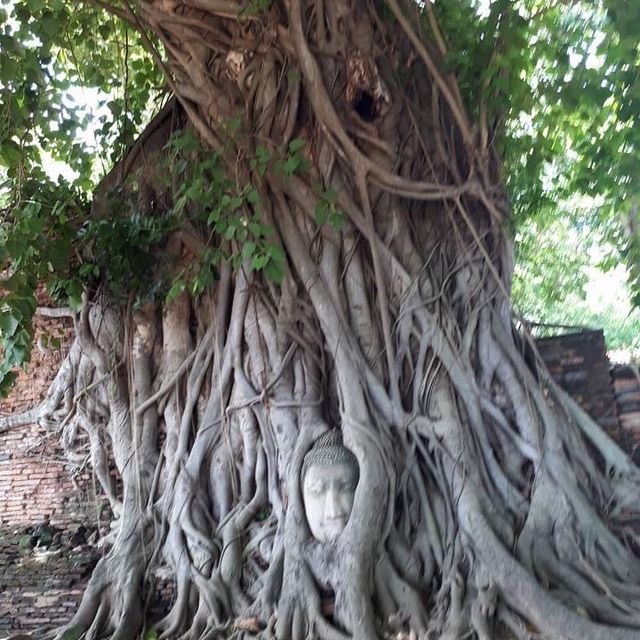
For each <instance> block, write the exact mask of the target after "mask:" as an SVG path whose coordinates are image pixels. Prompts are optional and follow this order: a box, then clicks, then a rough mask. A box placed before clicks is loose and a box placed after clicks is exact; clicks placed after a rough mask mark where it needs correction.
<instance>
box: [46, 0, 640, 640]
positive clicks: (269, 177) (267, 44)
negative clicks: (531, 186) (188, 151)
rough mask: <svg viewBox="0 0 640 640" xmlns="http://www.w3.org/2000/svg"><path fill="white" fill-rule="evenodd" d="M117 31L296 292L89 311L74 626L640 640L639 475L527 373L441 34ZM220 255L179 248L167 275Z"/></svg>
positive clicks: (339, 11)
mask: <svg viewBox="0 0 640 640" xmlns="http://www.w3.org/2000/svg"><path fill="white" fill-rule="evenodd" d="M113 10H114V11H115V12H116V13H119V14H120V15H121V17H123V18H124V19H127V20H128V21H129V22H130V23H131V24H132V25H133V26H134V27H136V28H138V29H141V30H143V32H144V33H149V34H153V35H154V36H156V37H157V38H158V39H159V41H160V42H161V43H162V45H163V47H164V53H163V54H162V56H161V55H160V54H157V55H158V64H162V65H163V67H164V69H165V71H166V74H167V78H168V80H169V83H170V86H171V89H172V90H173V91H174V93H175V95H176V97H177V99H178V101H179V103H180V105H181V109H182V110H183V111H184V113H185V114H186V116H187V118H188V119H189V121H190V123H191V125H192V126H193V127H194V128H195V130H196V131H197V132H198V134H199V135H200V137H201V138H202V139H203V140H204V142H205V143H206V144H207V145H208V146H209V147H210V148H211V150H212V153H214V152H215V153H217V154H219V156H220V157H221V158H222V159H223V161H224V163H225V164H226V166H227V167H228V168H229V171H228V172H229V175H231V176H233V180H234V181H236V185H237V189H238V191H241V190H242V189H243V188H244V187H245V186H246V185H252V186H253V187H254V188H255V189H256V191H257V194H258V198H257V202H253V203H251V202H247V201H244V202H243V203H242V206H241V207H240V208H239V209H238V216H239V217H240V218H239V219H240V220H241V221H244V223H245V224H247V223H248V221H251V220H254V219H257V218H259V219H260V221H261V222H263V223H266V224H268V225H269V226H270V228H271V229H272V234H271V236H270V239H269V241H270V242H271V243H272V244H273V245H275V246H278V247H280V248H281V249H282V251H283V252H284V255H285V264H286V268H285V274H284V278H283V280H282V282H281V283H279V284H276V283H274V282H273V281H272V280H270V279H269V278H268V277H266V276H265V275H264V273H263V272H262V271H260V270H257V269H251V268H250V263H249V262H250V261H247V262H245V263H244V265H241V266H240V267H238V268H233V267H232V266H231V265H230V264H225V265H223V266H222V267H221V268H220V271H219V278H218V279H217V281H216V282H215V283H214V284H213V285H212V286H211V287H210V289H208V290H207V291H206V292H205V293H203V294H202V295H200V296H199V297H197V298H196V297H192V296H189V295H188V294H187V293H182V294H181V295H179V296H178V297H176V298H175V299H174V300H173V301H171V302H169V303H166V304H163V305H159V304H158V305H148V306H147V307H144V308H143V309H142V310H141V311H138V312H137V313H135V314H126V313H125V314H121V313H119V312H118V311H117V310H115V309H114V308H113V307H112V306H110V304H109V303H108V301H107V300H106V299H105V298H104V297H97V298H95V299H93V300H88V301H87V302H86V304H85V307H84V311H83V313H82V314H81V317H80V318H79V320H78V323H77V325H78V326H77V329H78V337H77V345H76V347H75V348H74V349H73V350H72V352H71V355H70V361H69V362H68V363H67V365H66V369H65V371H66V372H67V373H65V376H64V379H65V380H67V381H68V379H69V374H68V372H69V371H70V370H71V371H73V372H74V375H73V376H72V379H73V384H74V385H75V394H76V400H75V402H74V403H73V405H72V406H68V407H67V410H68V411H70V412H71V413H69V414H68V418H67V419H66V420H65V433H66V435H67V440H68V441H69V442H71V441H72V440H73V435H74V433H75V432H76V431H77V430H78V429H84V430H86V431H87V432H88V433H89V434H90V435H91V443H92V453H93V460H94V464H95V466H96V470H97V471H98V478H99V479H100V480H101V481H102V483H103V486H104V488H105V492H106V494H107V496H108V497H109V499H110V501H111V503H112V507H113V510H114V512H115V513H116V514H117V515H119V519H118V520H116V525H117V527H116V529H115V531H114V536H115V537H114V542H113V547H112V549H111V551H110V553H109V555H108V556H106V557H105V558H104V559H103V560H102V561H101V562H100V564H99V565H98V566H97V567H96V570H95V572H94V574H93V577H92V580H91V584H90V585H89V588H88V590H87V593H86V595H85V598H84V600H83V603H82V605H81V607H80V610H79V611H78V613H77V615H76V617H75V618H74V620H73V621H72V622H71V624H70V625H69V626H70V627H75V628H76V629H77V630H79V631H81V632H86V637H87V638H101V637H108V638H113V639H116V638H117V639H119V640H125V639H127V638H135V637H138V634H140V633H142V629H143V625H144V624H145V621H144V616H143V613H142V612H143V603H144V600H145V594H146V588H147V586H148V582H149V580H151V579H152V576H153V575H154V572H156V571H157V570H158V569H159V568H164V570H166V569H167V568H168V570H169V571H170V572H171V574H172V575H173V576H175V581H176V582H175V602H174V604H173V608H172V609H171V611H170V612H169V614H168V615H167V617H166V618H165V619H164V620H163V621H161V622H160V623H159V624H158V629H159V630H160V632H162V637H164V638H184V639H187V638H188V639H192V640H204V639H211V638H218V637H220V638H222V637H229V636H231V635H234V636H235V635H237V636H238V637H254V636H260V637H264V638H270V637H277V638H280V639H287V638H292V639H293V640H298V639H302V638H323V639H330V640H334V639H338V638H349V637H353V638H358V639H362V640H370V639H372V638H383V637H387V638H390V637H393V638H399V639H400V638H446V639H447V640H453V639H457V638H460V639H462V638H468V637H477V638H480V639H483V640H486V639H489V638H500V637H505V638H507V637H508V638H512V637H517V638H534V637H542V638H554V639H557V638H563V639H572V640H584V639H585V638H589V639H590V640H598V639H602V640H618V639H619V640H623V639H624V640H632V639H634V638H640V588H639V587H638V584H640V557H639V556H638V549H639V548H640V546H639V540H638V534H637V532H632V531H629V530H626V529H624V528H623V527H622V525H621V524H620V521H619V520H618V516H619V515H620V513H621V511H622V510H623V509H627V508H629V507H630V506H631V505H632V504H633V503H634V502H636V503H637V496H638V490H639V489H640V472H639V470H638V469H637V468H636V467H635V466H634V465H633V464H632V463H631V462H630V461H629V460H628V459H627V458H626V457H625V456H624V455H623V454H622V453H621V452H620V451H619V450H618V448H617V447H616V446H615V445H614V444H613V443H612V442H611V441H609V440H608V439H607V437H606V436H605V435H603V434H602V433H601V432H600V431H599V430H598V429H597V427H596V426H595V425H593V423H592V422H591V421H590V419H589V418H587V417H586V416H585V415H584V414H583V413H582V412H581V411H580V410H579V409H578V408H577V407H576V406H575V405H574V404H573V403H571V402H570V401H569V400H568V399H567V398H566V397H565V396H564V395H563V394H562V393H561V392H560V391H559V390H558V389H557V388H556V387H555V386H554V384H553V382H552V381H551V380H549V378H548V376H547V374H546V372H545V371H544V368H543V367H542V365H540V363H537V365H536V368H535V372H533V371H532V369H531V368H530V367H529V366H528V365H527V364H526V363H525V359H524V356H523V352H524V351H527V352H529V353H532V352H533V347H532V345H527V348H526V349H523V347H522V342H523V341H522V340H520V339H517V338H516V337H515V335H514V332H513V329H512V325H511V314H510V304H509V289H510V274H511V269H512V265H511V242H510V239H509V238H508V236H507V235H506V233H505V227H506V223H507V221H508V218H509V212H508V205H507V202H506V198H505V195H504V192H503V190H502V188H501V186H500V182H499V175H498V173H499V172H498V160H497V159H496V157H495V155H494V153H493V152H492V150H491V148H490V147H489V143H488V141H489V140H490V135H488V133H489V132H487V130H486V127H485V126H484V124H483V123H479V124H477V125H475V124H473V123H472V122H471V121H470V119H469V117H468V116H467V113H466V111H465V107H464V105H463V104H462V100H461V98H460V92H459V91H458V88H457V86H456V82H455V79H453V78H452V77H450V76H449V75H446V74H444V73H443V72H442V71H440V69H441V67H442V65H441V59H442V57H443V56H444V54H445V50H444V41H443V39H442V36H441V34H440V32H439V30H438V29H437V25H436V23H435V22H434V21H432V22H431V28H430V29H427V28H426V27H425V26H424V25H425V24H426V22H425V20H426V18H425V16H423V15H421V12H426V13H425V15H426V17H427V18H434V17H433V16H432V15H431V14H430V12H431V11H432V7H431V5H430V4H428V3H427V5H425V8H424V9H422V10H421V9H420V8H419V7H418V6H417V5H413V4H410V3H404V2H402V1H401V0H389V1H388V3H387V4H386V5H384V6H383V5H381V4H376V3H365V2H357V1H356V2H348V1H347V0H309V1H308V2H302V1H301V0H286V1H285V2H281V1H280V0H274V1H273V2H272V3H271V4H269V5H268V6H266V7H263V6H262V5H261V4H260V5H258V4H257V3H256V4H250V5H248V6H246V7H245V8H244V9H242V10H241V9H240V7H239V6H238V5H236V4H235V3H233V2H227V1H226V0H212V1H210V0H193V1H189V2H184V3H182V2H180V3H179V2H170V1H167V0H163V1H160V0H157V1H155V2H138V3H136V4H135V7H134V8H132V9H131V10H129V9H127V10H126V11H124V10H122V11H121V10H120V9H113ZM133 11H135V13H133ZM421 25H422V26H421ZM149 46H152V44H151V39H150V40H149ZM292 142H293V144H292ZM302 142H304V146H302ZM261 149H262V150H265V149H266V152H264V151H261ZM261 153H262V154H263V155H262V156H261ZM264 153H266V157H268V159H267V160H265V161H264V162H262V161H261V160H260V158H261V157H262V158H265V155H264ZM287 163H288V164H287ZM154 188H158V187H157V185H156V187H154ZM336 194H337V195H336ZM326 217H328V218H329V221H325V220H324V218H326ZM210 237H211V234H210V233H209V231H208V230H207V229H204V228H201V227H198V226H197V225H194V224H192V225H189V226H188V227H187V226H186V227H185V229H184V230H183V231H182V232H180V233H175V234H174V235H173V236H172V238H171V240H170V243H169V246H168V248H167V252H168V253H169V254H171V255H173V256H176V257H177V259H178V260H182V261H183V262H188V261H189V260H190V259H191V258H192V257H193V255H194V254H193V251H194V247H198V246H206V242H207V238H210ZM228 249H229V251H230V252H232V253H240V252H241V251H242V246H241V244H240V243H239V241H238V240H237V239H232V240H230V241H229V243H228ZM61 373H62V372H61ZM60 385H61V383H60V382H58V383H57V384H54V388H53V390H52V393H53V392H54V391H56V390H59V389H60ZM54 395H55V394H54ZM59 396H60V393H58V395H57V396H55V397H56V398H58V401H59V402H57V403H54V402H49V405H48V406H49V407H50V409H51V410H50V411H49V414H50V413H51V412H52V411H53V409H54V408H59V403H60V402H61V401H62V398H61V397H59ZM52 397H53V396H52ZM68 404H69V403H68ZM51 405H55V407H53V408H51ZM330 427H339V428H340V429H341V431H342V434H343V439H344V442H345V444H346V445H347V446H348V447H349V448H350V449H351V450H352V451H353V452H354V453H355V455H356V457H357V459H358V463H359V467H360V480H359V483H358V487H357V491H356V497H355V503H354V507H353V511H352V514H351V517H350V519H349V522H348V524H347V527H346V529H345V530H344V532H343V533H342V534H341V536H340V537H339V539H338V541H337V542H336V543H335V544H322V543H319V542H316V541H315V540H314V539H313V538H312V537H311V536H310V532H309V529H308V526H307V522H306V518H305V513H304V509H303V505H302V496H301V489H300V469H301V465H302V460H303V457H304V455H305V453H306V452H307V450H308V449H309V447H310V446H311V445H312V443H313V441H314V440H315V439H316V438H317V437H318V436H319V435H320V434H321V433H322V432H324V431H325V430H327V429H328V428H330ZM594 451H595V452H596V453H597V456H598V458H599V459H601V460H602V461H603V462H602V464H601V465H598V464H596V463H595V462H594V457H593V452H594ZM109 459H112V460H113V461H115V464H116V467H117V469H118V472H119V474H120V476H121V479H122V487H123V492H122V495H120V494H119V493H118V491H116V488H115V486H114V485H113V481H112V480H111V479H110V478H109V473H108V460H109ZM59 637H62V634H61V635H60V636H59Z"/></svg>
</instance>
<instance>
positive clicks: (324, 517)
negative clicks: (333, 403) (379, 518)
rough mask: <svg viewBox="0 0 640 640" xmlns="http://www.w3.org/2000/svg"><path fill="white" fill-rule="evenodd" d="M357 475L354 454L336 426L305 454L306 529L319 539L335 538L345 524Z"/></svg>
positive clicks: (325, 540)
mask: <svg viewBox="0 0 640 640" xmlns="http://www.w3.org/2000/svg"><path fill="white" fill-rule="evenodd" d="M358 478H359V468H358V462H357V460H356V457H355V456H354V455H353V453H352V452H351V451H349V449H347V448H346V447H345V446H343V444H342V441H341V439H340V434H339V433H338V432H337V431H336V430H333V431H329V432H327V433H325V434H323V435H322V436H320V438H318V440H316V442H315V444H314V445H313V447H312V448H311V449H310V450H309V452H308V453H307V455H306V456H305V458H304V463H303V466H302V498H303V501H304V510H305V513H306V516H307V522H308V523H309V529H310V530H311V534H312V535H313V537H314V538H315V539H316V540H318V541H319V542H331V541H333V540H335V539H336V538H337V537H338V536H339V535H340V534H341V533H342V530H343V529H344V528H345V527H346V526H347V522H348V521H349V516H350V515H351V509H352V507H353V498H354V495H355V491H356V486H357V484H358Z"/></svg>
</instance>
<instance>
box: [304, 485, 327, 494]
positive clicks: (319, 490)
mask: <svg viewBox="0 0 640 640" xmlns="http://www.w3.org/2000/svg"><path fill="white" fill-rule="evenodd" d="M307 491H308V492H309V494H310V495H312V496H320V495H322V494H323V493H324V492H325V488H324V485H322V484H312V485H310V486H308V487H307Z"/></svg>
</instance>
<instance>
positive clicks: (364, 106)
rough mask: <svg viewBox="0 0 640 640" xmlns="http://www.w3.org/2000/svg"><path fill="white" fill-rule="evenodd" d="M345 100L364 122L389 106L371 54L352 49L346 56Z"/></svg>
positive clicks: (370, 120) (370, 119)
mask: <svg viewBox="0 0 640 640" xmlns="http://www.w3.org/2000/svg"><path fill="white" fill-rule="evenodd" d="M346 97H347V102H348V103H349V104H350V105H351V107H352V108H353V109H354V111H355V112H356V113H357V114H358V116H360V118H361V119H362V120H364V121H365V122H374V121H375V120H379V119H380V118H382V116H384V114H385V113H386V112H387V110H388V108H389V94H388V93H387V90H386V89H385V87H384V85H383V84H382V80H380V75H379V74H378V69H377V67H376V65H375V63H374V61H373V60H372V58H371V56H369V55H366V54H365V53H363V52H362V51H359V50H358V49H354V50H353V51H352V52H351V53H350V54H349V56H348V57H347V90H346Z"/></svg>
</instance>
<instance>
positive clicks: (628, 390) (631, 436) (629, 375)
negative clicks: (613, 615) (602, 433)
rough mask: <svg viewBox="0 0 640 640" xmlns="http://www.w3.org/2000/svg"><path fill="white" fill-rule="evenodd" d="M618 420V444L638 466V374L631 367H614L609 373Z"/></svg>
mask: <svg viewBox="0 0 640 640" xmlns="http://www.w3.org/2000/svg"><path fill="white" fill-rule="evenodd" d="M611 375H612V378H613V388H614V391H615V394H616V404H617V406H618V416H619V419H620V429H621V432H622V433H621V438H620V444H621V445H622V447H623V448H624V449H625V451H626V452H627V453H628V454H629V455H630V456H631V457H632V459H633V460H634V461H635V463H636V464H637V465H640V374H639V373H638V368H637V367H635V366H631V365H615V366H614V367H613V369H612V371H611Z"/></svg>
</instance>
